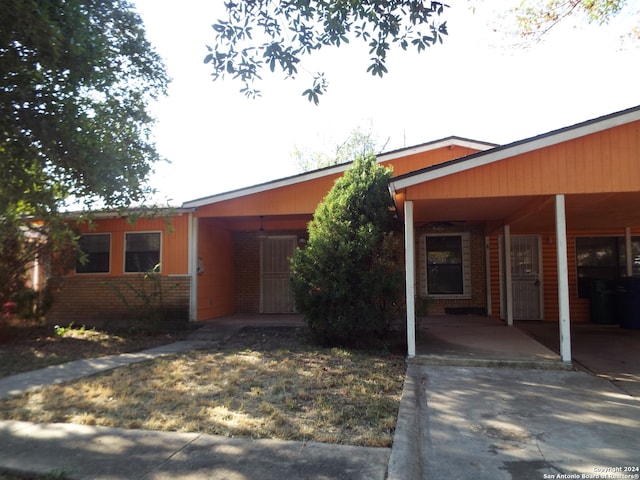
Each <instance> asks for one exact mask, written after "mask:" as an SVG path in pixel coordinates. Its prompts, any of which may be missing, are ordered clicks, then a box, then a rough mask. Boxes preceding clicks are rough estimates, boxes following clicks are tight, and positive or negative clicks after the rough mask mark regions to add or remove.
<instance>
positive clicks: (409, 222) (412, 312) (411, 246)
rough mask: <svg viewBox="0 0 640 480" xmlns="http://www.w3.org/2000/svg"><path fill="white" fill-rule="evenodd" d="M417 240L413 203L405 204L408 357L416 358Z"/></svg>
mask: <svg viewBox="0 0 640 480" xmlns="http://www.w3.org/2000/svg"><path fill="white" fill-rule="evenodd" d="M415 258H416V254H415V239H414V230H413V202H412V201H411V200H407V201H405V202H404V266H405V282H406V286H405V295H406V302H407V355H408V356H409V358H412V357H415V356H416V305H415V298H416V292H415V290H416V287H415V278H416V274H415V269H416V262H415Z"/></svg>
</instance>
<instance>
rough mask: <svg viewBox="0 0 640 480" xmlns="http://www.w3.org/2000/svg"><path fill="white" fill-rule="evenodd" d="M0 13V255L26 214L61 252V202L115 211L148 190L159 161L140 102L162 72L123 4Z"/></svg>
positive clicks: (154, 93)
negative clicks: (99, 206)
mask: <svg viewBox="0 0 640 480" xmlns="http://www.w3.org/2000/svg"><path fill="white" fill-rule="evenodd" d="M0 9H1V11H2V15H1V16H0V78H1V80H0V164H1V167H2V168H0V184H1V185H2V188H1V189H0V235H3V237H2V238H0V255H3V254H4V253H3V249H4V248H5V247H4V245H5V244H6V245H9V244H10V243H11V238H12V237H11V236H12V235H15V233H16V232H17V231H21V232H26V231H28V230H29V229H30V227H31V226H32V225H34V223H33V222H31V221H27V220H28V219H33V218H36V219H38V220H42V221H44V225H46V227H42V223H38V224H37V225H38V226H37V229H36V230H37V231H36V232H35V235H38V236H40V235H45V236H46V238H47V242H51V245H53V246H54V247H57V248H62V246H63V245H64V244H65V243H66V242H67V241H68V240H69V238H71V237H72V233H71V232H70V231H69V230H68V229H67V227H66V226H65V224H64V222H61V221H60V211H61V210H62V208H63V207H64V206H65V205H67V204H69V203H70V202H73V203H75V204H77V205H80V206H86V207H90V206H92V205H96V204H100V205H102V206H104V207H105V208H124V207H128V206H130V205H131V204H133V203H141V202H143V200H144V199H145V197H146V195H147V194H148V193H149V192H150V189H149V187H147V186H146V185H145V181H146V179H147V177H148V175H149V173H150V172H151V169H152V165H153V164H154V162H156V161H158V160H159V159H160V158H159V155H158V153H157V151H156V149H155V145H154V143H153V142H152V139H151V131H150V127H151V125H152V124H153V119H152V118H151V116H150V115H149V113H148V111H147V107H148V104H149V102H150V101H151V100H153V99H155V98H157V97H158V96H160V95H163V94H165V93H166V87H167V84H168V77H167V73H166V70H165V67H164V65H163V63H162V60H161V59H160V57H159V56H158V55H157V54H156V53H155V52H154V50H153V49H152V48H151V45H150V44H149V42H148V41H147V40H146V38H145V32H144V28H143V25H142V20H141V19H140V17H139V16H138V15H137V14H136V13H135V12H134V11H133V7H132V5H131V4H130V3H128V2H127V1H126V0H0ZM5 235H6V236H5ZM26 236H27V237H29V235H26ZM31 237H33V235H31Z"/></svg>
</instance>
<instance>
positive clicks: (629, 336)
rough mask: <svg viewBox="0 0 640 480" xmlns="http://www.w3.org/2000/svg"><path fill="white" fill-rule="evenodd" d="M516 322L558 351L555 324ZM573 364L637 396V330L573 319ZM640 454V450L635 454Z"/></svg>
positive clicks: (639, 349)
mask: <svg viewBox="0 0 640 480" xmlns="http://www.w3.org/2000/svg"><path fill="white" fill-rule="evenodd" d="M516 326H517V327H518V328H519V329H521V330H522V331H524V332H526V333H528V334H529V335H531V336H532V337H533V338H534V339H535V340H537V341H538V342H540V343H541V344H542V345H544V346H546V347H547V348H549V349H550V350H552V351H554V352H556V353H557V352H559V345H560V339H559V333H558V325H557V324H555V323H546V322H516ZM571 353H572V355H571V356H572V359H573V363H574V366H575V367H576V368H580V369H583V370H585V371H587V372H589V373H592V374H593V375H596V376H598V377H601V378H605V379H607V380H610V381H612V382H613V383H614V384H615V385H616V386H618V387H619V388H620V389H622V390H623V391H625V392H627V393H629V394H630V395H632V396H634V397H636V398H638V399H640V330H629V329H625V328H621V327H620V326H618V325H597V324H581V323H574V324H572V325H571ZM638 456H639V458H640V454H639V455H638Z"/></svg>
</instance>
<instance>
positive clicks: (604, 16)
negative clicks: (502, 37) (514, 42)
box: [511, 0, 640, 42]
mask: <svg viewBox="0 0 640 480" xmlns="http://www.w3.org/2000/svg"><path fill="white" fill-rule="evenodd" d="M627 3H628V2H627V1H626V0H522V1H521V2H520V4H519V5H518V6H517V7H515V8H514V9H513V11H512V12H511V13H512V14H513V15H514V16H515V24H516V29H517V33H518V34H519V35H520V36H521V37H524V38H525V39H526V40H527V41H528V42H532V41H533V42H535V41H538V40H540V39H542V38H544V36H545V35H546V34H547V33H548V32H549V31H550V30H551V29H552V28H553V27H555V26H556V25H558V24H559V23H561V22H563V21H566V20H568V19H571V18H573V19H580V20H586V21H587V22H589V23H596V24H598V25H603V24H606V23H609V21H610V20H611V19H613V18H614V17H616V16H617V15H620V14H621V13H622V12H624V11H625V8H626V7H627ZM628 13H629V14H630V15H633V16H634V17H635V18H636V25H635V27H633V29H632V31H630V32H628V34H629V36H631V37H634V38H635V39H636V40H638V39H640V11H636V12H628Z"/></svg>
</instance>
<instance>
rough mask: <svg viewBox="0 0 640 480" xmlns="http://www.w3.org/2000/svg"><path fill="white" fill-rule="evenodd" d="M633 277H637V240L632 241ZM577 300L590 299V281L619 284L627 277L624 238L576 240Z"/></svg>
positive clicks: (639, 261) (639, 266) (639, 240)
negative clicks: (619, 280) (608, 281)
mask: <svg viewBox="0 0 640 480" xmlns="http://www.w3.org/2000/svg"><path fill="white" fill-rule="evenodd" d="M631 255H632V258H633V274H634V275H638V274H639V273H640V238H639V237H633V238H632V239H631ZM576 266H577V273H578V297H579V298H589V292H590V288H591V281H592V280H596V279H597V280H612V281H615V280H618V279H620V278H622V277H624V276H626V273H627V267H626V253H625V245H624V238H623V237H578V238H576Z"/></svg>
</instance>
